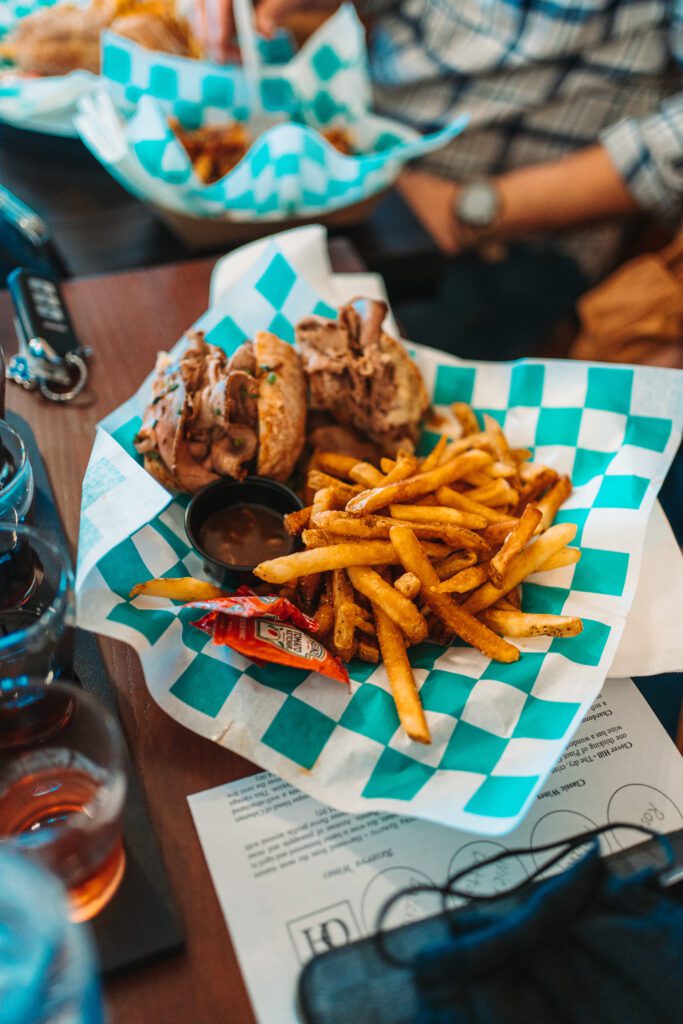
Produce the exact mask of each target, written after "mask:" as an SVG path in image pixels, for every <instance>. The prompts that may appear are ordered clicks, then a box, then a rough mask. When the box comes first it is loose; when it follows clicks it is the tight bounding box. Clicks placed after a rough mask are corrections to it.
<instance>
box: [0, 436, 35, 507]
mask: <svg viewBox="0 0 683 1024" xmlns="http://www.w3.org/2000/svg"><path fill="white" fill-rule="evenodd" d="M34 490H35V486H34V482H33V470H32V469H31V463H30V462H29V459H28V455H27V454H26V448H25V447H24V442H23V441H22V440H21V438H20V437H19V435H18V434H17V432H16V430H13V429H12V427H10V425H9V423H5V422H4V420H3V421H0V520H3V521H4V520H9V521H10V522H13V521H15V522H19V523H23V522H24V521H25V520H27V519H30V517H31V512H32V506H33V495H34Z"/></svg>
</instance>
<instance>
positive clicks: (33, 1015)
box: [0, 849, 104, 1024]
mask: <svg viewBox="0 0 683 1024" xmlns="http://www.w3.org/2000/svg"><path fill="white" fill-rule="evenodd" d="M103 1022H104V1013H103V1009H102V999H101V996H100V988H99V983H98V979H97V969H96V964H95V958H94V955H93V949H92V942H91V939H90V936H89V935H88V932H87V931H86V930H85V929H83V928H77V927H76V926H75V925H74V924H72V923H71V922H70V921H69V917H68V914H67V904H66V898H65V893H64V889H63V888H62V886H61V885H60V884H59V882H58V880H57V879H56V878H54V877H51V876H50V875H49V874H48V873H47V872H45V871H42V870H41V869H40V868H39V867H38V866H37V865H36V864H32V863H31V861H29V860H28V859H27V858H26V857H23V856H21V854H16V853H13V852H11V851H8V850H2V849H0V1024H103Z"/></svg>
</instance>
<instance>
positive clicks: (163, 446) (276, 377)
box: [135, 331, 306, 494]
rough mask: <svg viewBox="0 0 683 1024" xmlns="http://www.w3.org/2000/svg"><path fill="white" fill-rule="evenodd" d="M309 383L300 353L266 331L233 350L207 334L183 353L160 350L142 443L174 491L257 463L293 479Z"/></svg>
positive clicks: (149, 463)
mask: <svg viewBox="0 0 683 1024" xmlns="http://www.w3.org/2000/svg"><path fill="white" fill-rule="evenodd" d="M305 422H306V387H305V382H304V377H303V372H302V369H301V363H300V361H299V358H298V356H297V353H296V352H295V350H294V349H293V348H292V346H291V345H288V344H286V342H284V341H281V340H280V339H279V338H278V337H276V335H274V334H269V333H268V332H265V331H263V332H259V333H257V334H256V337H255V338H254V341H253V342H251V341H246V342H244V344H243V345H241V346H240V347H239V348H238V349H237V350H236V351H235V352H234V353H233V355H232V356H230V357H228V356H227V355H226V354H225V352H224V351H223V350H222V349H221V348H219V347H218V346H216V345H210V344H208V343H207V342H206V340H205V339H204V335H203V334H201V333H200V332H193V333H192V334H190V335H189V336H188V345H187V347H186V349H185V351H184V352H183V354H182V355H181V357H180V359H179V360H177V361H175V362H174V361H173V360H172V359H171V358H170V356H168V355H167V354H166V353H165V352H162V353H160V354H159V357H158V358H157V365H156V376H155V379H154V381H153V383H152V397H151V400H150V403H149V405H148V407H147V410H146V412H145V416H144V419H143V423H142V427H141V429H140V431H139V432H138V434H137V435H136V437H135V448H136V450H137V451H138V453H139V454H141V455H142V456H143V461H144V466H145V469H146V470H147V471H148V472H149V473H151V474H152V476H154V477H156V479H157V480H158V481H159V482H160V483H161V484H162V485H163V486H164V487H167V488H168V489H169V490H173V491H181V492H186V493H188V494H194V493H195V492H196V491H198V490H200V489H201V488H202V487H204V486H205V485H206V484H209V483H212V482H213V481H215V480H218V479H219V478H220V477H222V476H228V477H234V478H235V479H238V480H241V479H243V478H244V477H245V476H246V475H247V473H248V472H249V469H250V467H251V466H253V467H254V468H255V469H256V471H257V472H258V473H259V474H261V475H262V476H270V477H273V478H274V479H276V480H286V479H287V478H288V477H289V476H290V474H291V472H292V470H293V469H294V466H295V464H296V462H297V459H298V458H299V455H300V453H301V451H302V449H303V446H304V441H305V435H304V431H305Z"/></svg>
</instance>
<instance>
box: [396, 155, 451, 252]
mask: <svg viewBox="0 0 683 1024" xmlns="http://www.w3.org/2000/svg"><path fill="white" fill-rule="evenodd" d="M396 188H397V189H398V191H399V192H400V193H401V195H402V196H403V198H404V199H405V201H406V202H407V203H408V205H409V206H410V207H411V208H412V210H413V212H414V213H415V214H416V215H417V217H419V219H420V220H421V221H422V223H423V224H424V226H425V227H426V229H427V231H428V232H429V234H430V235H431V236H432V238H433V239H434V241H435V242H436V244H437V245H438V246H439V248H440V249H441V251H442V252H443V253H444V254H445V255H447V256H455V255H456V253H458V252H461V250H462V249H463V248H464V247H465V245H464V239H463V237H462V235H461V232H460V229H459V226H458V222H457V220H456V218H455V204H456V200H457V196H458V189H459V186H458V184H457V183H456V182H455V181H449V180H448V179H447V178H439V177H437V176H436V175H435V174H429V173H428V172H426V171H414V170H404V171H402V172H401V174H400V175H399V178H398V181H397V182H396Z"/></svg>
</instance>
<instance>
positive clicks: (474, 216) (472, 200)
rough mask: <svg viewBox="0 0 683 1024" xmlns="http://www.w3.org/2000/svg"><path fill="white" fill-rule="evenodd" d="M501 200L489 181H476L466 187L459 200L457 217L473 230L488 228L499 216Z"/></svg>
mask: <svg viewBox="0 0 683 1024" xmlns="http://www.w3.org/2000/svg"><path fill="white" fill-rule="evenodd" d="M499 208H500V198H499V196H498V190H497V189H496V188H495V187H494V186H493V185H491V184H490V183H489V182H488V181H475V182H472V184H471V185H466V186H465V187H464V189H463V190H462V192H461V193H460V197H459V199H458V206H457V211H456V212H457V216H458V220H460V221H461V222H462V223H463V224H465V225H467V227H471V228H488V227H490V226H491V225H492V224H493V222H494V221H495V219H496V217H497V216H498V210H499Z"/></svg>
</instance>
